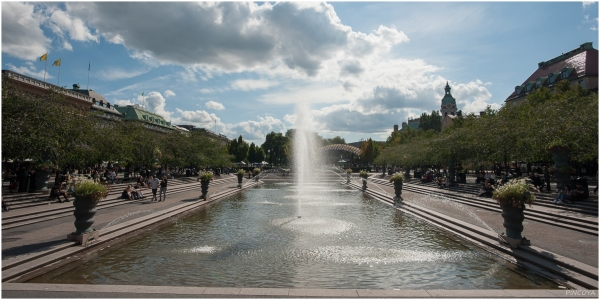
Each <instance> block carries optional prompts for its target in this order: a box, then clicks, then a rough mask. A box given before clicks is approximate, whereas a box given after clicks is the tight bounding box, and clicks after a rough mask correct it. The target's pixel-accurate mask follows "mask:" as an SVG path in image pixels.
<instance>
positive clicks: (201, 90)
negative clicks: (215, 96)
mask: <svg viewBox="0 0 600 300" xmlns="http://www.w3.org/2000/svg"><path fill="white" fill-rule="evenodd" d="M200 93H202V94H212V93H214V91H213V90H211V89H207V88H203V89H200Z"/></svg>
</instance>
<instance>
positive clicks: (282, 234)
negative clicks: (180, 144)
mask: <svg viewBox="0 0 600 300" xmlns="http://www.w3.org/2000/svg"><path fill="white" fill-rule="evenodd" d="M296 114H297V119H296V120H297V121H296V124H297V128H296V132H295V133H294V137H293V141H292V142H293V146H294V147H293V154H294V161H293V162H294V176H295V181H296V184H295V185H288V184H283V183H273V182H272V183H263V184H262V186H261V187H259V188H250V189H247V190H244V191H243V192H242V193H239V194H236V195H233V196H231V197H229V198H227V199H224V200H221V201H218V202H215V203H213V204H212V205H211V207H209V208H206V209H204V210H202V211H200V212H198V213H194V214H191V215H190V216H188V217H185V218H183V219H181V220H176V221H175V222H174V224H171V225H169V226H165V227H164V228H161V229H160V230H156V231H151V232H149V233H148V236H145V237H141V238H139V239H137V240H135V241H132V242H130V243H128V244H126V245H123V246H121V247H118V248H117V249H114V250H112V249H111V252H108V253H106V254H104V255H99V256H98V257H95V258H93V259H92V260H90V261H89V262H88V263H86V264H82V265H81V266H78V267H72V266H65V267H64V268H59V269H56V270H53V271H52V272H49V273H47V274H44V275H43V276H40V277H39V278H36V279H34V280H32V281H30V282H46V283H48V282H51V283H73V282H76V283H82V284H106V283H111V284H137V285H164V283H165V282H168V283H169V284H170V285H174V286H205V287H248V288H254V287H256V288H259V287H269V288H315V289H317V288H321V289H323V288H330V289H339V288H356V289H388V290H391V289H455V288H457V287H459V288H462V289H505V288H510V289H519V288H521V289H522V288H541V289H550V288H556V284H554V283H553V282H549V281H547V280H545V279H544V278H542V277H540V276H538V275H537V274H535V273H532V272H530V271H528V270H526V269H522V268H520V267H517V266H513V265H510V266H509V264H508V263H506V262H503V261H499V260H496V259H495V258H494V257H490V256H487V254H486V253H485V252H481V251H479V250H476V247H475V246H473V245H471V244H469V243H467V242H463V241H460V240H459V241H457V240H456V238H454V237H453V236H450V235H445V234H444V233H443V232H442V231H440V230H438V229H437V228H436V227H435V226H433V225H431V224H429V223H427V222H424V221H422V220H420V219H417V218H413V217H411V215H409V214H404V213H402V212H399V211H398V210H396V209H390V208H389V206H388V205H387V204H384V203H381V202H380V201H378V200H375V199H373V198H372V197H370V196H369V195H367V194H366V193H363V192H358V191H356V190H353V189H350V188H343V189H341V188H340V184H339V181H338V179H339V178H340V177H341V176H340V174H336V173H334V172H332V171H331V170H327V171H325V170H321V168H320V166H322V164H321V163H320V159H319V155H318V153H317V152H316V149H318V147H316V146H317V145H316V142H315V140H314V134H313V133H312V132H311V128H310V124H312V122H311V119H310V113H309V110H308V107H307V106H305V105H298V106H297V107H296ZM328 176H329V177H328ZM332 177H333V178H335V181H334V180H327V179H331V178H332ZM264 178H266V176H265V177H263V179H264ZM342 178H343V177H342ZM375 186H377V185H375ZM386 194H387V193H386ZM429 200H433V199H429ZM274 204H277V205H274ZM189 270H203V271H202V272H190V271H189ZM523 274H525V275H523ZM524 277H525V278H534V280H523V278H524Z"/></svg>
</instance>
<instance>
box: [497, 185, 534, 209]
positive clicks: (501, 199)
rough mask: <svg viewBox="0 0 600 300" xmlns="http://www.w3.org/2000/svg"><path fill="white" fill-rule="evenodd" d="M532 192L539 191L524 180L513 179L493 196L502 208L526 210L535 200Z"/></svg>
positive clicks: (499, 188)
mask: <svg viewBox="0 0 600 300" xmlns="http://www.w3.org/2000/svg"><path fill="white" fill-rule="evenodd" d="M531 192H537V189H536V188H534V187H533V186H532V185H530V184H528V183H526V182H525V180H524V179H520V180H519V179H513V180H511V181H509V182H508V183H506V184H504V185H502V186H500V187H498V188H497V189H496V190H495V191H494V192H493V195H492V199H494V200H496V202H498V203H499V204H500V205H501V206H504V205H511V206H513V207H516V208H524V207H525V204H528V205H529V207H531V205H532V204H533V201H534V200H535V195H534V194H532V193H531Z"/></svg>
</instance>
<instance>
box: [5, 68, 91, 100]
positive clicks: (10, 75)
mask: <svg viewBox="0 0 600 300" xmlns="http://www.w3.org/2000/svg"><path fill="white" fill-rule="evenodd" d="M2 76H6V77H7V78H10V79H13V80H16V81H19V82H23V83H26V84H29V85H33V86H36V87H39V88H42V89H45V90H54V91H57V92H59V93H61V94H64V95H67V96H69V97H72V98H76V99H79V100H83V101H86V102H90V103H92V97H90V96H86V95H84V94H81V93H78V92H75V91H71V90H67V89H65V88H62V87H60V86H58V85H54V84H50V83H47V82H44V81H42V80H38V79H35V78H32V77H29V76H25V75H22V74H19V73H15V72H13V71H9V70H2Z"/></svg>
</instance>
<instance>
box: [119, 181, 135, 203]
mask: <svg viewBox="0 0 600 300" xmlns="http://www.w3.org/2000/svg"><path fill="white" fill-rule="evenodd" d="M131 190H132V187H131V184H130V185H128V186H127V187H126V188H125V190H123V193H122V194H121V198H123V199H127V200H133V195H132V194H131Z"/></svg>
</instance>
